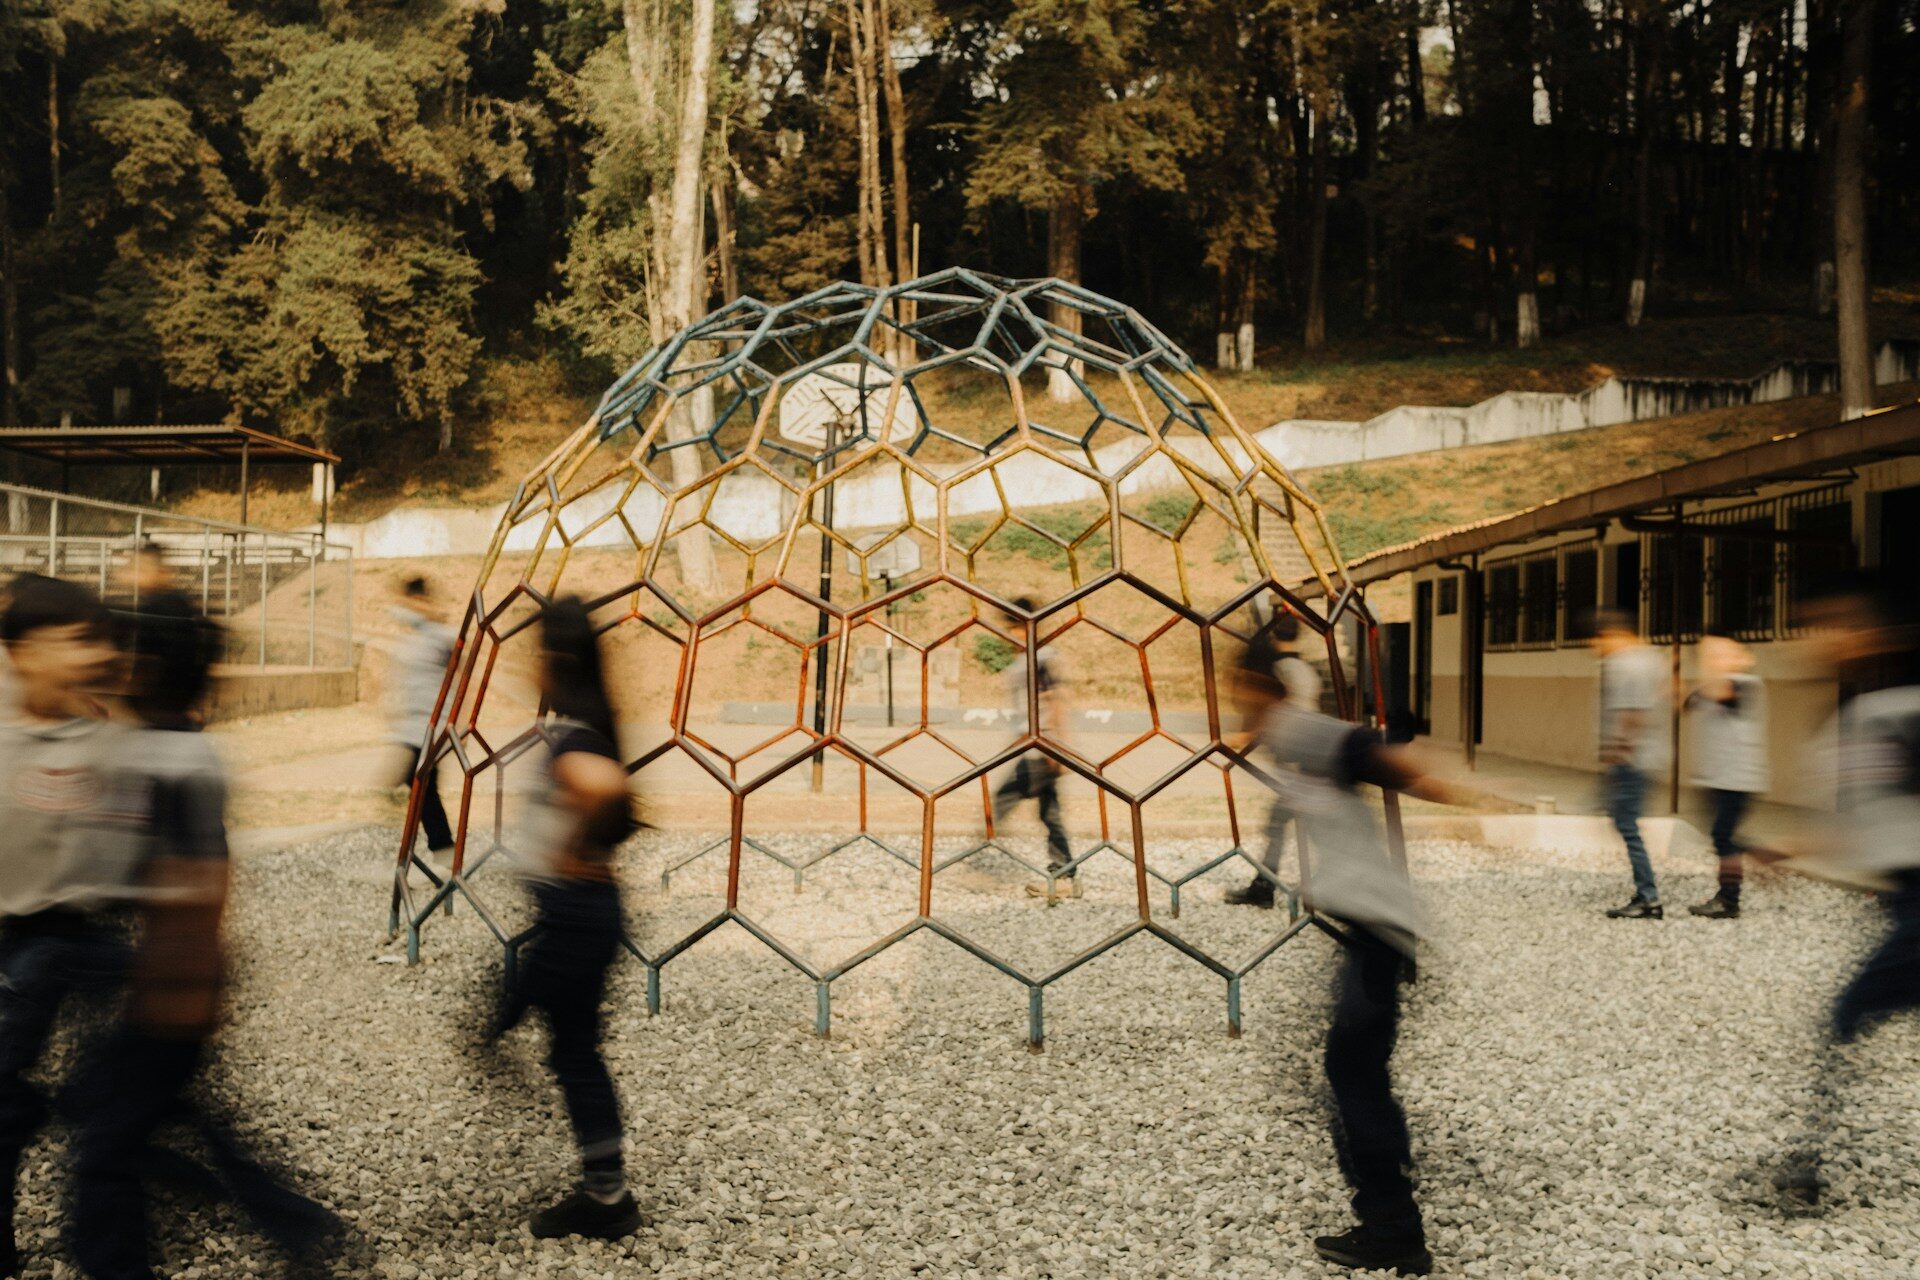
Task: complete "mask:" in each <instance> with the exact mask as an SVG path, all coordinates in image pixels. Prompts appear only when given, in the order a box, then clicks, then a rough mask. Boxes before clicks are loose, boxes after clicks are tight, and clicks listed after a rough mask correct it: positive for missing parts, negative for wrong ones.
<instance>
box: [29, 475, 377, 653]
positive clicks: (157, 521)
mask: <svg viewBox="0 0 1920 1280" xmlns="http://www.w3.org/2000/svg"><path fill="white" fill-rule="evenodd" d="M0 495H4V496H5V498H6V502H7V507H8V508H9V515H11V514H12V511H11V509H12V507H13V506H14V504H15V503H16V502H17V503H20V504H22V505H23V506H25V505H27V504H36V505H38V504H44V506H45V513H44V516H43V515H42V514H41V513H40V512H39V511H38V510H35V509H31V508H30V514H29V522H28V531H25V532H18V533H15V532H11V531H8V529H7V523H6V522H5V521H0V550H5V551H7V552H8V553H9V558H10V559H12V558H14V556H15V555H18V556H19V558H20V560H21V561H22V562H23V563H21V564H20V565H19V567H22V568H31V567H34V566H35V561H36V559H37V558H38V557H40V556H44V572H47V573H50V574H56V575H60V576H65V577H69V578H73V577H79V578H82V579H93V578H95V577H97V578H98V584H97V585H98V589H99V590H100V592H101V594H102V595H105V594H106V593H107V591H108V589H109V586H108V574H109V572H110V571H111V570H112V568H113V566H114V565H115V564H116V562H119V561H121V558H122V557H124V556H128V555H132V554H136V553H137V551H138V549H139V548H141V547H142V546H144V545H147V544H149V543H152V544H153V545H155V546H156V547H157V548H158V549H159V550H160V551H161V553H162V554H163V556H165V557H166V558H167V559H169V560H171V561H173V562H175V563H176V564H180V563H186V564H187V565H188V568H187V570H186V573H187V575H188V576H190V577H191V578H193V579H197V581H196V582H195V583H194V584H193V585H195V586H197V587H198V589H199V594H200V607H201V608H202V609H205V610H207V611H208V612H210V613H212V614H213V615H215V616H217V617H222V618H225V619H227V620H228V622H229V626H230V628H233V629H232V630H230V632H229V634H230V636H231V638H232V640H234V641H238V642H239V643H240V644H241V645H243V646H244V647H245V648H246V649H251V650H253V652H254V655H255V661H256V662H257V664H258V665H259V666H260V667H261V668H262V669H264V668H266V667H267V666H268V665H269V659H270V657H271V656H272V653H271V652H270V647H269V641H270V639H271V642H272V647H273V649H274V650H277V651H279V652H282V653H284V652H286V650H287V648H288V647H289V644H288V642H289V637H290V635H291V637H293V639H292V644H293V645H294V646H297V645H298V639H297V636H298V634H299V633H300V632H301V631H304V632H305V633H306V644H305V646H304V647H305V649H306V665H307V667H308V668H310V669H311V668H315V667H317V666H318V665H319V661H320V651H321V642H322V640H323V639H324V640H325V643H326V647H327V648H328V649H329V650H332V649H334V648H335V647H336V646H338V645H344V648H345V653H346V661H347V662H348V663H349V664H351V662H352V654H353V600H352V593H353V569H354V564H353V561H354V555H353V549H352V548H351V547H349V546H346V545H343V544H341V543H337V542H329V541H327V540H326V538H325V536H324V534H322V533H320V532H318V531H314V532H299V533H295V532H288V531H285V530H279V529H267V528H262V527H260V526H258V525H249V524H236V523H234V522H232V521H227V520H214V519H209V518H206V517H202V516H193V515H185V514H181V513H177V512H171V511H163V510H160V509H158V508H153V507H141V506H136V505H133V504H131V503H125V502H114V501H111V500H108V499H103V498H83V497H75V496H73V495H72V494H65V493H56V492H54V491H52V490H49V489H39V488H35V487H34V486H31V485H21V484H11V483H4V482H0ZM81 512H97V513H102V514H103V515H107V516H111V517H112V519H105V520H100V521H99V523H103V524H107V525H120V526H122V527H120V528H117V529H116V528H109V529H106V530H97V529H89V530H76V529H74V528H73V524H74V523H76V513H81ZM43 520H44V524H42V521H43ZM78 522H79V523H88V522H87V521H84V520H80V521H78ZM127 526H130V527H127ZM322 564H327V565H332V566H339V567H341V568H343V569H344V571H345V574H346V594H345V598H344V599H343V600H341V601H339V602H338V603H337V604H330V605H329V607H328V612H329V613H330V614H334V615H335V616H332V617H328V618H327V619H325V620H324V621H323V620H322V618H321V616H320V610H319V581H320V580H319V573H320V567H321V565H322ZM303 573H304V576H305V577H306V579H307V582H306V589H305V594H306V597H307V598H306V601H305V602H304V605H294V606H293V607H294V609H295V610H297V612H298V613H300V614H304V615H305V619H304V621H303V622H302V623H293V624H289V623H288V621H287V620H286V619H285V618H276V617H272V616H270V614H272V613H275V612H279V610H278V609H275V608H274V605H273V603H272V601H273V598H274V595H275V592H276V591H277V590H278V589H279V587H280V586H282V585H284V584H287V583H289V582H290V581H293V582H297V580H298V578H299V577H300V576H301V575H302V574H303ZM183 585H185V584H184V583H183ZM255 588H257V592H256V591H254V589H255ZM293 590H294V591H296V592H297V591H299V590H300V588H299V587H298V586H294V587H293ZM250 592H251V593H252V594H250ZM135 600H136V607H137V600H138V595H137V591H136V595H135ZM243 637H244V638H243ZM296 651H297V649H296ZM295 665H297V662H296V664H295Z"/></svg>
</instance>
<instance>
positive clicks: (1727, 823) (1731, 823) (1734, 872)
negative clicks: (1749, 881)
mask: <svg viewBox="0 0 1920 1280" xmlns="http://www.w3.org/2000/svg"><path fill="white" fill-rule="evenodd" d="M1707 795H1708V797H1709V798H1710V799H1711V800H1712V802H1713V852H1714V855H1715V856H1716V857H1718V858H1719V859H1720V896H1721V897H1722V898H1725V899H1726V900H1727V901H1728V902H1739V901H1740V881H1741V879H1742V878H1743V877H1744V875H1745V868H1744V866H1743V863H1742V859H1741V857H1740V855H1741V854H1742V853H1744V852H1745V851H1746V846H1745V845H1743V844H1741V843H1740V819H1741V818H1743V817H1745V816H1746V812H1747V803H1748V802H1749V801H1750V800H1752V799H1753V797H1752V796H1751V795H1749V794H1748V793H1747V792H1745V791H1719V790H1710V791H1708V792H1707Z"/></svg>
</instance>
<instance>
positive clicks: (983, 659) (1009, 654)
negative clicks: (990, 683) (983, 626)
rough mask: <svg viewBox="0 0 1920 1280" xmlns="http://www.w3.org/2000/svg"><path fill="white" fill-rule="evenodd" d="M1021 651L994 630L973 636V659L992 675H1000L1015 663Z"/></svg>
mask: <svg viewBox="0 0 1920 1280" xmlns="http://www.w3.org/2000/svg"><path fill="white" fill-rule="evenodd" d="M1019 654H1020V651H1019V650H1018V649H1015V648H1014V647H1013V646H1012V645H1010V644H1008V643H1007V642H1006V641H1005V640H1002V639H1001V638H1000V637H999V636H996V635H994V634H993V633H992V632H982V633H981V634H979V635H977V636H975V637H974V638H973V660H974V661H975V662H977V663H978V664H980V666H981V667H982V668H983V669H984V670H986V671H987V672H989V673H990V674H992V675H999V674H1000V673H1001V672H1002V671H1005V670H1006V669H1007V668H1008V667H1010V666H1012V665H1013V660H1014V659H1015V658H1016V657H1018V656H1019Z"/></svg>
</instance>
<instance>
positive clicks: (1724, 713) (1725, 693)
mask: <svg viewBox="0 0 1920 1280" xmlns="http://www.w3.org/2000/svg"><path fill="white" fill-rule="evenodd" d="M1684 706H1685V708H1686V710H1687V713H1688V714H1689V715H1691V716H1692V717H1693V728H1694V755H1693V761H1694V763H1693V784H1694V785H1695V786H1697V787H1701V788H1704V789H1705V790H1706V793H1707V801H1708V804H1709V805H1710V806H1711V807H1712V809H1713V824H1712V831H1713V852H1714V854H1715V856H1717V857H1718V858H1719V860H1720V888H1719V891H1718V892H1716V893H1715V894H1714V895H1713V896H1712V897H1711V898H1708V899H1707V900H1706V901H1705V902H1696V903H1694V904H1693V905H1692V906H1690V907H1688V908H1687V910H1688V911H1690V912H1692V913H1693V914H1694V915H1696V916H1705V917H1706V918H1708V919H1710V920H1731V919H1734V918H1735V917H1737V916H1738V915H1739V914H1740V885H1741V881H1742V880H1743V879H1744V865H1743V860H1742V858H1741V856H1740V855H1741V849H1742V846H1741V843H1740V820H1741V818H1742V817H1743V816H1744V815H1745V814H1746V811H1747V805H1748V804H1749V803H1750V802H1751V801H1752V799H1753V797H1754V796H1755V795H1756V794H1758V793H1761V792H1764V791H1765V790H1766V789H1767V785H1768V777H1767V686H1766V683H1765V682H1764V681H1762V680H1761V679H1760V677H1759V676H1756V675H1754V674H1753V653H1752V651H1751V650H1749V649H1748V648H1747V646H1745V645H1743V644H1741V643H1740V642H1739V641H1738V640H1736V639H1734V638H1733V637H1732V636H1727V635H1718V634H1709V635H1705V636H1702V637H1701V638H1700V683H1699V684H1698V685H1696V686H1695V687H1694V689H1693V691H1692V692H1691V693H1689V694H1688V695H1687V700H1686V702H1685V703H1684Z"/></svg>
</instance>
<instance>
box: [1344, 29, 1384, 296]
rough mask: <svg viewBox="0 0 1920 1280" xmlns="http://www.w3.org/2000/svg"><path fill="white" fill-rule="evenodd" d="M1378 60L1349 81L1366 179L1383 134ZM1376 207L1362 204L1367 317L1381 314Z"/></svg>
mask: <svg viewBox="0 0 1920 1280" xmlns="http://www.w3.org/2000/svg"><path fill="white" fill-rule="evenodd" d="M1380 80H1381V68H1380V64H1379V60H1378V59H1377V58H1375V57H1373V56H1371V55H1369V56H1367V58H1366V59H1365V61H1364V63H1363V65H1362V66H1361V68H1360V70H1359V71H1358V72H1357V73H1356V74H1355V75H1354V76H1352V77H1350V78H1349V80H1348V82H1347V110H1348V111H1349V112H1350V113H1351V114H1352V116H1353V133H1354V159H1355V160H1356V161H1357V162H1358V176H1359V179H1360V181H1362V182H1364V181H1366V180H1367V179H1368V178H1371V177H1372V176H1373V162H1374V152H1375V149H1376V146H1377V143H1378V140H1379V136H1380V119H1379V115H1380V108H1379V93H1380V90H1379V84H1380ZM1379 221H1380V220H1379V218H1378V217H1376V216H1375V214H1374V211H1373V206H1372V205H1371V204H1369V203H1367V202H1366V201H1362V202H1361V205H1360V247H1361V263H1362V267H1361V289H1360V293H1361V296H1360V314H1361V315H1363V316H1364V317H1366V318H1367V319H1368V320H1372V319H1374V318H1375V317H1376V316H1378V315H1379V314H1380V228H1379Z"/></svg>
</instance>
